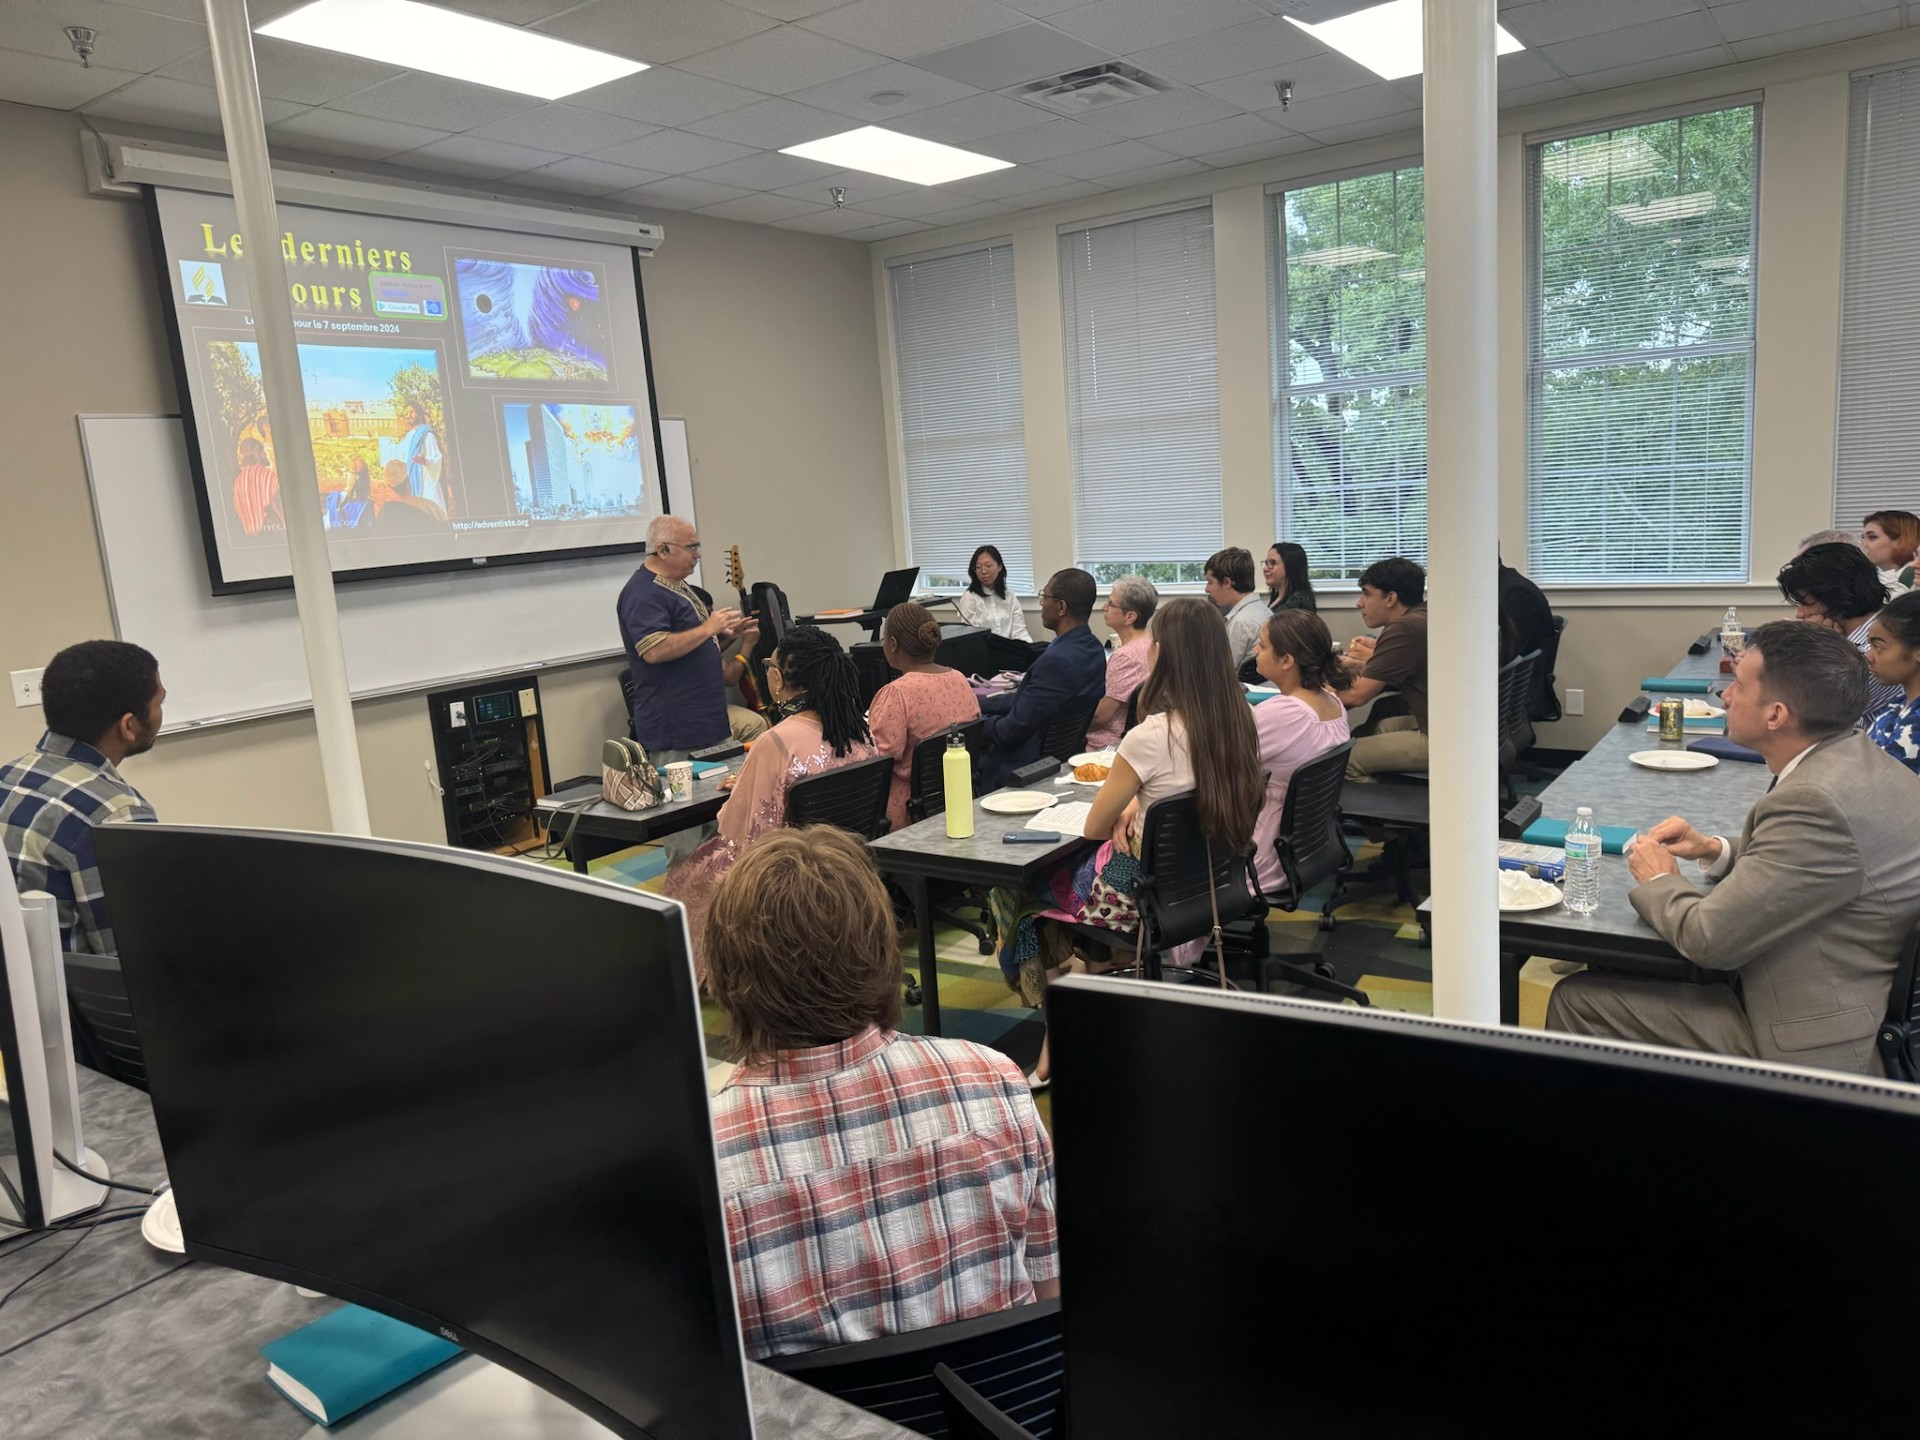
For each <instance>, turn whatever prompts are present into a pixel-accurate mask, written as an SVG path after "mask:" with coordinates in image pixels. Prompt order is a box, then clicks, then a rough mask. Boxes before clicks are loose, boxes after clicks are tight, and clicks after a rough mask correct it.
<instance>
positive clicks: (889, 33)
mask: <svg viewBox="0 0 1920 1440" xmlns="http://www.w3.org/2000/svg"><path fill="white" fill-rule="evenodd" d="M800 23H801V25H802V26H804V27H805V28H806V29H808V30H812V31H814V32H815V33H816V34H820V35H830V36H832V37H833V38H834V39H835V40H843V41H845V42H846V43H847V44H849V45H858V46H859V47H860V48H861V49H863V50H873V51H876V52H878V53H879V54H882V55H891V56H892V57H893V58H894V59H896V60H905V59H906V58H907V57H908V56H910V55H924V54H926V53H927V52H929V51H932V50H945V49H947V48H948V47H949V46H953V45H964V44H966V43H967V42H969V41H972V40H978V39H980V38H981V37H982V36H986V35H992V34H993V33H995V32H996V31H999V30H1011V29H1013V28H1014V27H1015V26H1016V25H1024V24H1026V23H1027V17H1026V16H1024V15H1022V14H1021V13H1020V12H1019V11H1018V10H1009V9H1008V8H1007V7H1006V6H1004V5H996V4H995V3H994V0H854V3H853V4H851V5H843V6H841V7H840V8H839V9H837V10H829V11H827V12H826V13H825V14H823V15H815V16H814V17H813V18H812V19H810V20H802V21H801V22H800Z"/></svg>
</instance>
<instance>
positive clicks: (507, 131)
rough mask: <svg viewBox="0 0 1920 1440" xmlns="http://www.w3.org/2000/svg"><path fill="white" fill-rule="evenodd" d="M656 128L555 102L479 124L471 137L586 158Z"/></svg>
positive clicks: (619, 116) (636, 121) (618, 116)
mask: <svg viewBox="0 0 1920 1440" xmlns="http://www.w3.org/2000/svg"><path fill="white" fill-rule="evenodd" d="M656 128H658V127H656V126H653V125H643V124H641V123H640V122H639V121H638V120H629V119H627V118H626V117H625V116H622V115H609V114H607V113H606V112H605V111H602V110H582V109H580V107H579V106H577V105H562V104H560V103H558V102H555V103H554V104H551V105H542V106H540V107H539V108H538V109H534V110H523V111H521V112H520V113H519V114H518V115H509V116H508V117H507V118H506V119H504V120H495V121H493V122H492V123H491V124H488V125H482V126H480V127H479V128H478V129H477V130H474V131H473V132H472V134H473V135H474V136H475V137H477V138H478V139H481V140H505V141H507V142H508V143H510V144H513V145H530V146H532V147H533V148H534V149H536V150H553V151H557V152H558V153H559V154H562V155H587V154H591V153H592V152H593V151H595V150H604V149H606V148H607V146H609V145H618V144H620V143H621V142H622V141H623V140H638V139H639V138H640V137H641V136H642V135H649V134H651V133H653V131H654V130H655V129H656ZM633 183H635V184H638V183H639V182H638V181H635V182H633Z"/></svg>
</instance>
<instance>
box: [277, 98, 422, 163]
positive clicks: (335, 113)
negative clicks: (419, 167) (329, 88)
mask: <svg viewBox="0 0 1920 1440" xmlns="http://www.w3.org/2000/svg"><path fill="white" fill-rule="evenodd" d="M444 138H446V131H444V130H430V129H427V128H425V127H423V126H419V125H401V124H398V123H396V122H395V121H392V120H375V119H373V118H372V117H370V116H366V115H349V114H348V113H347V112H346V111H344V110H306V111H302V112H301V113H300V114H299V115H296V116H294V118H293V119H291V120H283V121H281V122H280V123H279V124H278V125H269V126H268V127H267V140H268V143H269V148H270V149H272V150H274V151H276V152H277V151H279V150H281V149H282V148H286V149H292V150H312V151H317V152H318V153H320V154H323V155H354V156H358V157H360V158H361V159H366V160H383V159H385V158H386V157H387V156H389V155H397V154H399V153H401V152H402V151H406V150H417V149H419V147H420V146H422V145H427V144H431V143H432V142H433V141H435V140H441V139H444Z"/></svg>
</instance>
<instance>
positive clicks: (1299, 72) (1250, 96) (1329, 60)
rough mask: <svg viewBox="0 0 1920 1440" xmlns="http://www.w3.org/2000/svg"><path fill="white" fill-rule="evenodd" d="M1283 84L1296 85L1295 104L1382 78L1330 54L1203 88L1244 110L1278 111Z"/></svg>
mask: <svg viewBox="0 0 1920 1440" xmlns="http://www.w3.org/2000/svg"><path fill="white" fill-rule="evenodd" d="M1282 80H1291V81H1292V82H1293V98H1294V101H1295V103H1298V102H1299V101H1302V100H1317V99H1319V98H1320V97H1321V96H1322V95H1338V94H1340V93H1341V92H1343V91H1346V90H1358V89H1359V88H1360V87H1361V86H1363V85H1378V84H1380V83H1381V80H1380V77H1379V76H1378V75H1375V74H1374V73H1373V72H1372V71H1371V70H1369V69H1367V68H1366V67H1365V66H1363V65H1356V64H1354V62H1353V61H1351V60H1349V59H1347V57H1346V56H1344V55H1335V54H1334V53H1333V52H1332V51H1330V50H1328V51H1322V52H1321V53H1320V54H1318V55H1309V56H1307V57H1306V58H1305V59H1303V60H1295V61H1293V62H1292V63H1290V64H1286V65H1277V66H1269V67H1268V68H1266V69H1263V70H1255V71H1252V72H1250V73H1248V74H1246V75H1235V76H1233V77H1231V78H1230V79H1226V80H1211V81H1208V82H1207V83H1206V84H1205V85H1202V86H1201V87H1200V88H1201V89H1202V90H1204V91H1206V92H1207V93H1208V94H1209V95H1218V96H1219V97H1220V98H1221V99H1222V100H1225V101H1227V102H1228V103H1229V104H1233V105H1238V106H1239V107H1240V108H1241V109H1242V110H1255V111H1258V110H1274V109H1278V108H1279V105H1280V97H1279V95H1278V94H1276V93H1275V91H1274V88H1273V87H1274V86H1275V85H1276V84H1277V83H1278V82H1280V81H1282Z"/></svg>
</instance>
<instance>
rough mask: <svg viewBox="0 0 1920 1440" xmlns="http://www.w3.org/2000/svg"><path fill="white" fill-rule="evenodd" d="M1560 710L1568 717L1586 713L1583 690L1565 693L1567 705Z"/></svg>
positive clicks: (1585, 693)
mask: <svg viewBox="0 0 1920 1440" xmlns="http://www.w3.org/2000/svg"><path fill="white" fill-rule="evenodd" d="M1561 708H1562V709H1564V710H1565V711H1566V712H1567V714H1569V715H1584V714H1586V713H1587V692H1586V691H1584V690H1569V691H1567V703H1566V704H1565V705H1564V706H1562V707H1561Z"/></svg>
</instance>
